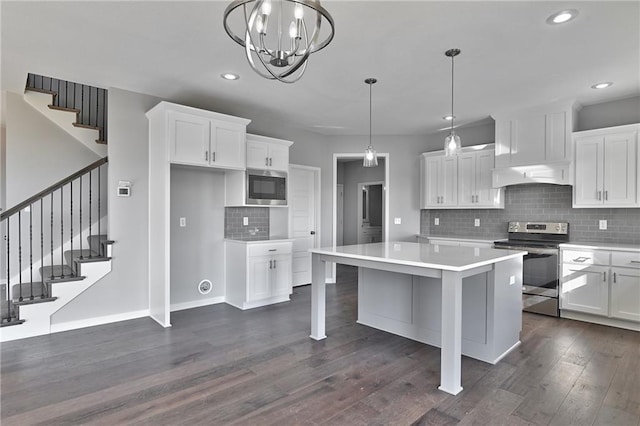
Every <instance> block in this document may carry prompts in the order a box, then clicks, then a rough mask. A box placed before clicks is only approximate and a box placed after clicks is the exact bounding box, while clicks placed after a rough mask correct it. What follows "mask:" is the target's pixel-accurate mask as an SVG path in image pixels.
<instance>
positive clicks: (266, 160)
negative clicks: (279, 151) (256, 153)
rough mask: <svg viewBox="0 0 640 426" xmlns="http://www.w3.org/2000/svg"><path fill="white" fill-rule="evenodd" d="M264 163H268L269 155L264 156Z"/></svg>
mask: <svg viewBox="0 0 640 426" xmlns="http://www.w3.org/2000/svg"><path fill="white" fill-rule="evenodd" d="M264 165H265V166H268V165H269V157H264Z"/></svg>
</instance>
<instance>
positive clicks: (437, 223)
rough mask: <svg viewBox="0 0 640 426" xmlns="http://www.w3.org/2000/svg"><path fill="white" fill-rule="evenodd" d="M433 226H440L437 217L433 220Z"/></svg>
mask: <svg viewBox="0 0 640 426" xmlns="http://www.w3.org/2000/svg"><path fill="white" fill-rule="evenodd" d="M433 224H434V225H436V226H438V225H440V218H439V217H436V218H434V219H433Z"/></svg>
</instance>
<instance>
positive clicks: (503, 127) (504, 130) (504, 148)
mask: <svg viewBox="0 0 640 426" xmlns="http://www.w3.org/2000/svg"><path fill="white" fill-rule="evenodd" d="M495 146H496V152H495V155H496V167H508V166H509V165H510V164H511V120H498V119H496V145H495Z"/></svg>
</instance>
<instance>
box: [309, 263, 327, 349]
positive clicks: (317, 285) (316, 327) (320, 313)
mask: <svg viewBox="0 0 640 426" xmlns="http://www.w3.org/2000/svg"><path fill="white" fill-rule="evenodd" d="M326 273H327V265H326V262H325V261H324V260H322V259H321V258H320V255H318V254H315V253H312V254H311V336H310V337H311V338H312V339H315V340H322V339H325V338H326V337H327V336H326V335H325V315H326V314H325V309H326V306H327V303H326V279H327V277H326Z"/></svg>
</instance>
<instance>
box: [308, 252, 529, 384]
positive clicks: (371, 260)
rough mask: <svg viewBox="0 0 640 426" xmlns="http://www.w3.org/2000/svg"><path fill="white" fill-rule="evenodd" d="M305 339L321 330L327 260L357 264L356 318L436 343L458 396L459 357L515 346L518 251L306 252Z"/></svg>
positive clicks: (444, 377)
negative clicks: (307, 309) (307, 312)
mask: <svg viewBox="0 0 640 426" xmlns="http://www.w3.org/2000/svg"><path fill="white" fill-rule="evenodd" d="M310 251H311V253H312V284H311V338H312V339H315V340H321V339H324V338H326V335H325V303H326V299H325V298H326V291H325V290H326V289H325V285H326V284H325V283H326V271H327V262H332V263H340V264H345V265H353V266H358V267H359V269H358V322H359V323H361V324H364V325H368V326H371V327H374V328H378V329H381V330H384V331H388V332H391V333H394V334H398V335H401V336H404V337H408V338H411V339H414V340H418V341H420V342H423V343H427V344H430V345H434V346H439V347H440V348H441V352H440V358H441V359H440V386H439V388H438V389H440V390H442V391H444V392H447V393H450V394H452V395H456V394H458V393H459V392H460V391H462V386H461V356H462V355H463V354H464V355H466V356H471V357H473V358H476V359H480V360H482V361H486V362H490V363H494V364H495V363H496V362H498V361H499V360H500V359H501V358H502V357H504V356H505V355H506V354H507V353H508V352H509V351H511V350H512V349H513V348H514V347H516V346H517V345H518V344H519V343H520V340H519V339H520V329H521V326H522V257H523V256H524V255H525V254H526V252H525V251H517V250H496V249H491V248H479V247H453V246H440V245H434V244H421V243H409V242H384V243H373V244H357V245H351V246H338V247H328V248H318V249H311V250H310Z"/></svg>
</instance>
